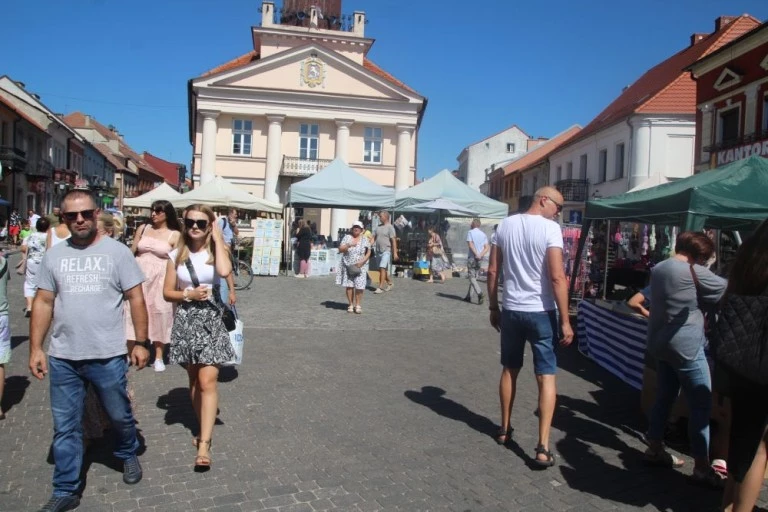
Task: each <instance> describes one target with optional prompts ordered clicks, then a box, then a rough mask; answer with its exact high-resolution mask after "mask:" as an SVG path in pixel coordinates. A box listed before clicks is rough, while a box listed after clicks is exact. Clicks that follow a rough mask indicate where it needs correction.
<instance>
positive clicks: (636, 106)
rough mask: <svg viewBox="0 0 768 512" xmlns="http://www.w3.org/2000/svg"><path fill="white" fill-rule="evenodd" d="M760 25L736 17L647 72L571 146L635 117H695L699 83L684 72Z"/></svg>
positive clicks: (750, 20)
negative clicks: (652, 115)
mask: <svg viewBox="0 0 768 512" xmlns="http://www.w3.org/2000/svg"><path fill="white" fill-rule="evenodd" d="M758 25H760V21H758V20H757V19H755V18H753V17H752V16H750V15H748V14H743V15H741V16H738V17H735V19H734V20H733V21H731V22H730V23H727V24H726V25H725V26H723V27H722V28H721V29H720V30H718V31H717V32H713V33H712V34H709V35H708V36H706V37H704V38H703V39H702V40H700V41H699V42H697V43H696V44H694V45H693V46H689V47H687V48H685V49H684V50H682V51H680V52H678V53H676V54H674V55H673V56H671V57H669V58H668V59H667V60H665V61H663V62H661V63H660V64H657V65H656V66H654V67H652V68H651V69H649V70H648V71H646V72H645V73H644V74H643V75H642V76H641V77H640V78H638V79H637V81H636V82H635V83H633V84H632V85H630V86H629V87H627V88H626V89H625V90H624V91H623V92H622V93H621V94H620V95H619V97H618V98H616V99H615V100H613V102H612V103H611V104H610V105H608V106H607V107H606V108H605V110H603V111H602V112H601V113H600V114H598V115H597V116H596V117H595V118H594V119H593V120H592V121H591V122H590V123H589V124H587V126H585V127H584V129H583V130H582V131H581V133H579V135H578V136H577V137H574V138H573V139H571V141H570V142H569V145H570V144H572V143H575V142H577V141H579V140H583V139H584V138H586V137H588V136H590V135H592V134H594V133H595V132H598V131H600V130H602V129H603V128H607V127H608V126H611V125H613V124H616V123H617V122H619V121H621V120H623V119H625V118H626V117H628V116H630V115H631V114H633V113H636V112H639V113H646V114H694V113H695V112H696V82H695V81H694V80H693V78H692V77H691V75H690V73H689V72H688V71H686V70H685V69H686V68H687V67H688V66H690V65H691V64H693V63H694V62H696V61H697V60H699V59H700V58H701V57H703V56H705V55H708V54H710V53H712V52H714V51H716V50H718V49H719V48H720V47H722V46H723V45H725V44H728V43H729V42H730V41H732V40H733V39H736V38H737V37H740V36H741V35H743V34H744V33H746V32H748V31H750V30H752V29H754V28H755V27H757V26H758Z"/></svg>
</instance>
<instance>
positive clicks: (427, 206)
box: [409, 198, 477, 217]
mask: <svg viewBox="0 0 768 512" xmlns="http://www.w3.org/2000/svg"><path fill="white" fill-rule="evenodd" d="M409 210H410V211H414V212H415V211H420V210H423V211H424V212H427V213H428V212H440V214H441V215H444V216H446V217H476V216H477V212H476V211H475V210H471V209H469V208H466V207H464V206H461V205H458V204H456V203H454V202H453V201H451V200H450V199H442V198H441V199H435V200H434V201H427V202H426V203H417V204H414V205H413V206H411V207H410V208H409Z"/></svg>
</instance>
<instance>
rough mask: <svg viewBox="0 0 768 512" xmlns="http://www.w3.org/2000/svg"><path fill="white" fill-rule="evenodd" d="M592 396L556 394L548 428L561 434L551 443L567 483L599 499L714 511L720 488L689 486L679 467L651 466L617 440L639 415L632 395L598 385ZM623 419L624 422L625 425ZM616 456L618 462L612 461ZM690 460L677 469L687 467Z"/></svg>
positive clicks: (640, 416) (686, 470)
mask: <svg viewBox="0 0 768 512" xmlns="http://www.w3.org/2000/svg"><path fill="white" fill-rule="evenodd" d="M591 394H592V395H593V397H594V398H595V400H594V401H590V400H582V399H579V398H572V397H568V396H564V395H558V407H557V410H556V412H555V417H554V420H553V425H552V426H553V427H554V428H556V429H558V430H560V431H561V432H563V433H564V434H565V437H564V438H563V439H562V440H560V441H558V442H557V443H556V450H557V453H558V454H559V456H560V458H561V461H562V464H561V465H559V466H558V467H559V469H560V472H561V474H562V477H563V479H564V480H565V482H566V483H567V485H568V486H569V487H570V488H572V489H574V490H577V491H580V492H584V493H588V494H592V495H594V496H597V497H599V498H601V499H604V500H610V501H613V502H616V503H623V504H627V505H631V506H634V507H646V506H649V505H650V506H653V507H655V508H656V509H658V510H673V511H684V510H685V511H688V510H697V511H699V510H701V511H704V510H717V509H718V508H717V505H718V504H719V502H720V491H714V490H707V489H706V488H702V487H697V486H694V485H691V484H690V483H689V482H688V477H687V476H686V475H685V474H683V473H682V472H681V471H680V470H672V469H661V468H651V467H648V466H646V465H645V464H644V463H643V452H642V451H641V450H638V449H637V448H635V447H632V446H630V445H628V444H627V443H626V442H625V441H624V440H622V438H621V437H622V435H623V434H624V433H625V432H629V433H632V432H636V429H635V428H633V427H632V424H640V423H642V422H643V421H644V420H643V419H642V415H641V414H640V406H639V402H638V401H637V400H633V399H631V395H629V394H628V393H627V392H622V390H620V389H619V390H616V389H611V390H610V391H609V390H603V389H601V390H598V391H593V392H592V393H591ZM628 423H629V424H628ZM614 456H617V457H618V459H619V461H620V465H616V464H615V463H613V462H612V461H613V459H614ZM690 464H691V463H690V461H688V464H687V465H686V466H684V468H683V471H685V472H686V473H689V472H690V471H691V468H690Z"/></svg>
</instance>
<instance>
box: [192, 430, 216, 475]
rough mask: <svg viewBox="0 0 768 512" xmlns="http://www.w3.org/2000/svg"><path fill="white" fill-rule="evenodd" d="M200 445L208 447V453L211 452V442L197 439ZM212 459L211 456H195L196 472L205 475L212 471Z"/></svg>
mask: <svg viewBox="0 0 768 512" xmlns="http://www.w3.org/2000/svg"><path fill="white" fill-rule="evenodd" d="M200 443H202V444H207V445H208V452H209V453H210V451H211V440H210V439H209V440H207V441H203V440H202V439H200V438H199V437H198V438H197V444H198V447H199V446H200ZM211 462H212V461H211V457H210V456H209V455H196V456H195V471H196V472H197V473H203V472H205V471H208V470H209V469H211Z"/></svg>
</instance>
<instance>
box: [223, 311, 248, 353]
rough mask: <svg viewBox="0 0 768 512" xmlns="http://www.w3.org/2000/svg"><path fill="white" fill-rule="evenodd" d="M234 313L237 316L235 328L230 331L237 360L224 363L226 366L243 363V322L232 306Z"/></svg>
mask: <svg viewBox="0 0 768 512" xmlns="http://www.w3.org/2000/svg"><path fill="white" fill-rule="evenodd" d="M231 309H232V312H233V313H234V314H235V328H234V329H233V330H231V331H229V342H230V343H231V344H232V349H233V350H234V351H235V358H234V359H232V360H231V361H228V362H226V363H224V366H234V365H238V364H240V363H242V362H243V346H244V343H243V341H244V339H243V327H244V325H243V321H242V320H240V318H239V317H238V315H237V309H235V306H232V308H231Z"/></svg>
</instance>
